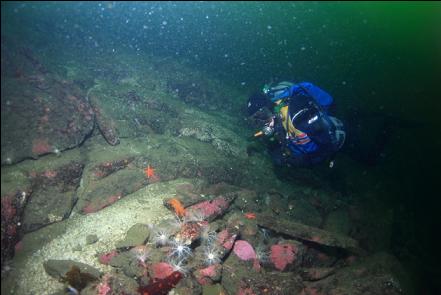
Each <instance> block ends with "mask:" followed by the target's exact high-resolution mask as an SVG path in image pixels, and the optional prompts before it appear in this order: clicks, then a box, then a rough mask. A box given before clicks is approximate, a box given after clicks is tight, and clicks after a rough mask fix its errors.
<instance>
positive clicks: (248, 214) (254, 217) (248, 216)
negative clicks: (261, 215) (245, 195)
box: [244, 212, 256, 219]
mask: <svg viewBox="0 0 441 295" xmlns="http://www.w3.org/2000/svg"><path fill="white" fill-rule="evenodd" d="M244 215H245V218H248V219H256V214H255V213H252V212H248V213H245V214H244Z"/></svg>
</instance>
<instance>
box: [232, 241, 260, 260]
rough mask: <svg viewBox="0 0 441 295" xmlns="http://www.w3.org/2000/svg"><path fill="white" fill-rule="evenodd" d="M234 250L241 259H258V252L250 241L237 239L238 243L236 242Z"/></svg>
mask: <svg viewBox="0 0 441 295" xmlns="http://www.w3.org/2000/svg"><path fill="white" fill-rule="evenodd" d="M233 252H234V254H236V255H237V257H239V258H240V259H241V260H251V259H256V252H255V251H254V249H253V246H251V245H250V243H248V242H247V241H243V240H239V241H236V243H235V244H234V248H233Z"/></svg>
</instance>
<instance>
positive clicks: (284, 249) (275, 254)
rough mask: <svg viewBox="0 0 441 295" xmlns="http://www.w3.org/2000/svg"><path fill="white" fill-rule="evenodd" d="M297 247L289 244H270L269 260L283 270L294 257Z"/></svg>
mask: <svg viewBox="0 0 441 295" xmlns="http://www.w3.org/2000/svg"><path fill="white" fill-rule="evenodd" d="M296 253H297V248H295V246H293V245H291V244H279V245H272V246H271V256H270V257H271V262H272V263H274V266H275V267H276V268H277V269H278V270H280V271H283V270H284V269H285V267H286V266H287V265H288V264H290V263H292V262H293V261H294V259H295V255H296Z"/></svg>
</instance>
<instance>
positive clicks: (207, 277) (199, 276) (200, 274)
mask: <svg viewBox="0 0 441 295" xmlns="http://www.w3.org/2000/svg"><path fill="white" fill-rule="evenodd" d="M221 272H222V265H221V264H213V265H210V266H209V267H206V268H203V269H200V270H198V271H196V272H195V277H196V280H197V281H198V283H199V284H201V285H209V284H212V283H213V282H214V281H218V280H220V275H221Z"/></svg>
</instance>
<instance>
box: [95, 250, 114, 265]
mask: <svg viewBox="0 0 441 295" xmlns="http://www.w3.org/2000/svg"><path fill="white" fill-rule="evenodd" d="M117 255H118V252H117V251H116V250H113V251H110V252H109V253H105V254H103V255H101V256H100V257H99V258H98V260H99V261H100V262H101V263H102V264H109V263H110V261H111V260H112V258H113V257H115V256H117Z"/></svg>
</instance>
